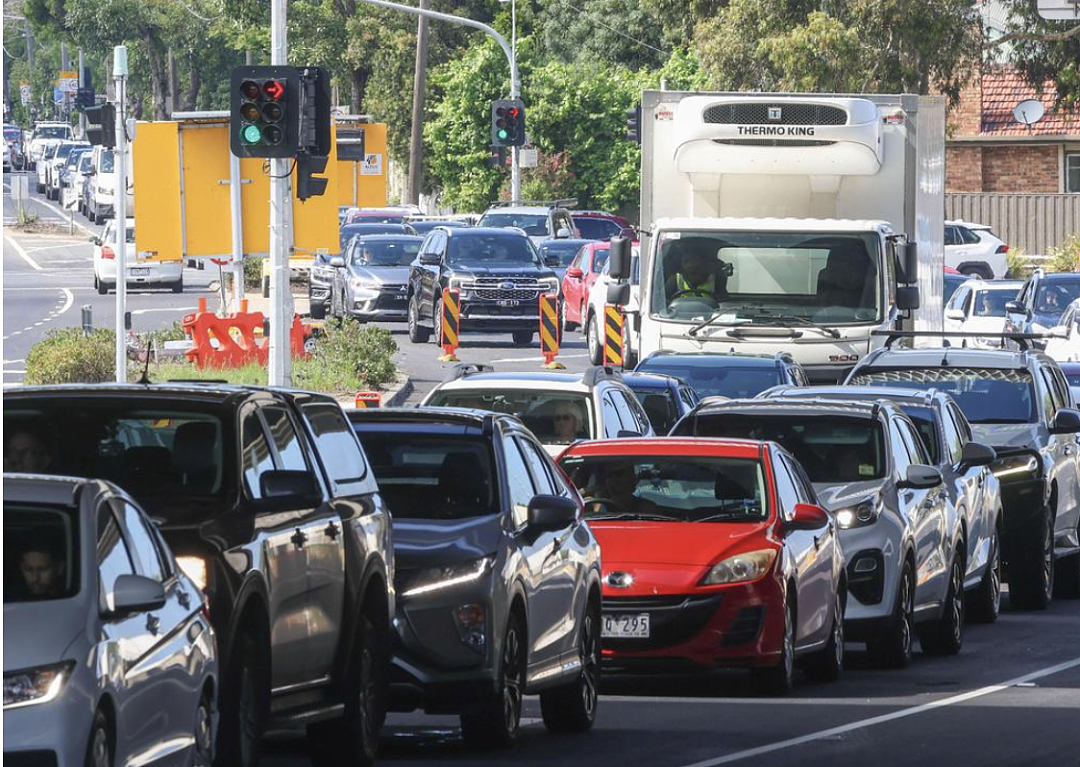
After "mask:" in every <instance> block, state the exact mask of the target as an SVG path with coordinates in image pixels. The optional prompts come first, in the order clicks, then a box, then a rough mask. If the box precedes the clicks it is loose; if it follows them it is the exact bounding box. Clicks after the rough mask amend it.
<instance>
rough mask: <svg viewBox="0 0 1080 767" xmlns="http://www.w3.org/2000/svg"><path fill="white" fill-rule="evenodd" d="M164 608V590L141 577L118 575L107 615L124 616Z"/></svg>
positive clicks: (158, 584) (155, 583) (154, 582)
mask: <svg viewBox="0 0 1080 767" xmlns="http://www.w3.org/2000/svg"><path fill="white" fill-rule="evenodd" d="M164 606H165V588H164V587H163V586H162V585H161V584H160V583H158V582H157V581H152V580H150V579H149V578H147V577H146V576H143V575H130V574H129V575H118V576H117V577H116V581H115V583H113V590H112V608H111V609H110V610H109V614H110V615H113V616H117V617H120V616H124V615H129V614H131V613H140V612H148V611H150V610H160V609H161V608H162V607H164Z"/></svg>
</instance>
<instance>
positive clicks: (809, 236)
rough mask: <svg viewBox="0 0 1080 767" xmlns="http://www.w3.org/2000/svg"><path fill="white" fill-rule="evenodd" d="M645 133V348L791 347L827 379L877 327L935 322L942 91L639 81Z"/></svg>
mask: <svg viewBox="0 0 1080 767" xmlns="http://www.w3.org/2000/svg"><path fill="white" fill-rule="evenodd" d="M641 129H642V130H641V136H642V147H641V149H642V152H641V226H642V230H643V232H642V240H643V242H642V259H643V260H642V266H641V285H640V304H639V305H638V306H627V307H626V312H627V314H628V321H629V323H630V328H631V332H632V333H634V334H635V340H636V341H638V342H639V343H638V344H637V349H639V350H640V354H641V356H644V355H646V354H649V353H651V352H654V351H657V350H670V351H716V352H736V353H744V354H755V353H760V354H768V355H770V356H771V355H773V354H775V353H776V352H778V351H788V352H790V353H791V354H792V355H793V356H794V357H795V359H796V360H797V361H798V362H800V363H801V364H802V365H803V366H804V368H805V369H806V370H807V372H808V374H809V375H810V377H811V379H812V380H814V381H820V382H825V381H836V380H838V379H840V378H842V377H843V374H844V373H845V372H846V371H847V370H848V369H850V368H851V367H852V366H853V365H854V363H855V362H857V361H858V360H859V359H861V358H862V357H863V356H865V355H866V354H867V353H868V352H869V351H870V349H872V348H876V347H877V346H879V345H881V343H882V340H881V337H880V336H874V335H872V332H873V331H875V330H888V329H897V328H898V327H905V328H908V329H915V330H940V328H941V312H942V308H941V295H942V266H943V258H944V256H943V238H944V180H945V179H944V175H945V101H944V99H943V98H941V97H936V96H910V95H902V96H888V95H867V96H835V95H820V94H819V95H795V94H765V93H754V94H750V93H714V94H704V93H685V92H675V91H645V92H644V93H643V94H642V114H641ZM615 260H620V261H621V260H622V259H613V263H612V266H613V267H614V266H615V263H614V262H615ZM620 276H621V275H620ZM624 293H625V291H622V292H620V290H619V288H618V287H615V288H614V289H613V290H612V295H611V299H610V300H611V302H613V303H620V302H624V300H625V299H623V295H624Z"/></svg>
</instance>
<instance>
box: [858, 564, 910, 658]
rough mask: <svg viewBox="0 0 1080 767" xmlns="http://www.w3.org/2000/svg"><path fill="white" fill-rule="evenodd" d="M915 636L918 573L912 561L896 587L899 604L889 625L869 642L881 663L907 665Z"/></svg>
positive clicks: (904, 570) (872, 653)
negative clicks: (916, 580) (912, 566)
mask: <svg viewBox="0 0 1080 767" xmlns="http://www.w3.org/2000/svg"><path fill="white" fill-rule="evenodd" d="M914 635H915V573H914V572H912V568H911V564H910V563H907V564H905V565H904V569H903V571H901V573H900V583H899V585H898V586H897V590H896V604H895V605H894V607H893V614H892V616H891V617H890V619H889V622H888V625H886V626H885V628H884V629H883V630H882V632H881V633H880V634H879V635H878V636H876V637H874V638H872V639H871V640H870V641H869V642H867V643H866V645H867V649H868V650H869V651H870V655H871V656H873V657H874V659H875V660H876V661H877V662H878V664H879V665H882V666H886V667H888V668H905V667H906V666H907V665H908V664H909V663H911V645H912V643H913V641H914Z"/></svg>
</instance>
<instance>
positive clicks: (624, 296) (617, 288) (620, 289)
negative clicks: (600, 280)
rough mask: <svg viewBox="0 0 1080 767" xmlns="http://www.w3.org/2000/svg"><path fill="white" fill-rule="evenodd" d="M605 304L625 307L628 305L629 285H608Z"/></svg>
mask: <svg viewBox="0 0 1080 767" xmlns="http://www.w3.org/2000/svg"><path fill="white" fill-rule="evenodd" d="M607 302H608V303H609V304H611V305H612V306H626V305H627V304H628V303H630V285H629V284H628V283H625V282H623V283H619V284H617V285H608V290H607Z"/></svg>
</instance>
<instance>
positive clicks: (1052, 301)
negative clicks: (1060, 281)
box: [1039, 285, 1065, 314]
mask: <svg viewBox="0 0 1080 767" xmlns="http://www.w3.org/2000/svg"><path fill="white" fill-rule="evenodd" d="M1060 299H1061V289H1060V288H1058V287H1056V286H1054V285H1050V286H1047V288H1046V290H1044V291H1043V296H1042V305H1041V306H1039V311H1040V312H1042V313H1044V314H1060V313H1061V312H1063V311H1065V306H1064V305H1063V304H1062V303H1061V300H1060Z"/></svg>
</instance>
